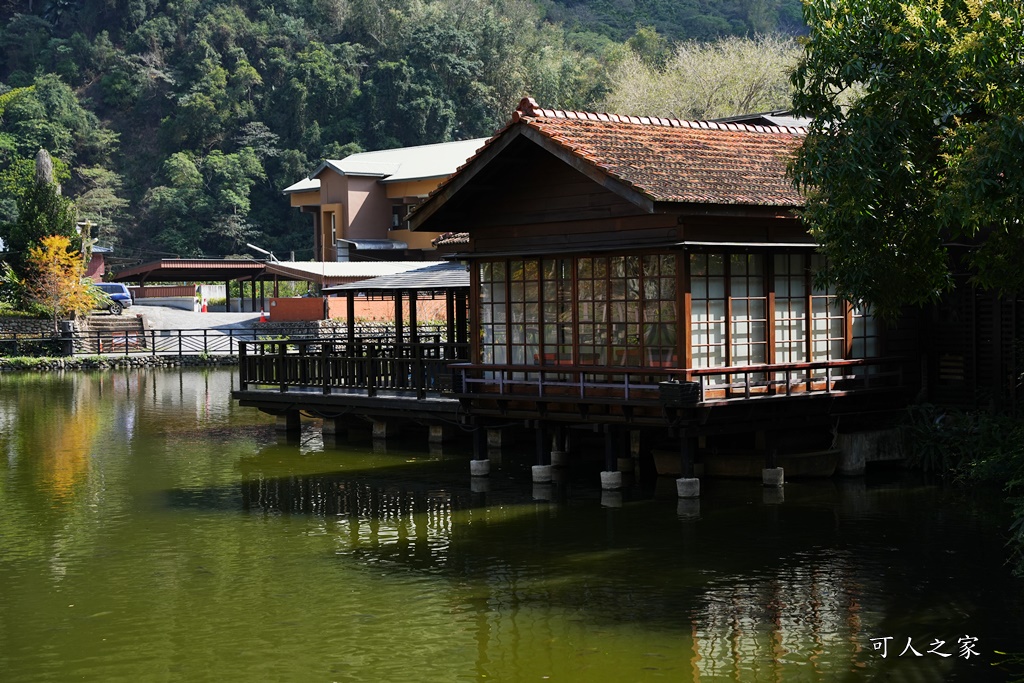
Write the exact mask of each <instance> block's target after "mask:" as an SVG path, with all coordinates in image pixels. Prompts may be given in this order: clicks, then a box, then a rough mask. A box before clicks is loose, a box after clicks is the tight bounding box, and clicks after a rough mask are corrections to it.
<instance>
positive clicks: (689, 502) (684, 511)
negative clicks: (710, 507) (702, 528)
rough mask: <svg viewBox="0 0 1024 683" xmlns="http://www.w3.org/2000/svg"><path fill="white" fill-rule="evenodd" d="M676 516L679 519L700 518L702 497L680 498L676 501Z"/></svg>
mask: <svg viewBox="0 0 1024 683" xmlns="http://www.w3.org/2000/svg"><path fill="white" fill-rule="evenodd" d="M676 516H678V517H679V519H698V518H700V498H680V499H679V502H677V503H676Z"/></svg>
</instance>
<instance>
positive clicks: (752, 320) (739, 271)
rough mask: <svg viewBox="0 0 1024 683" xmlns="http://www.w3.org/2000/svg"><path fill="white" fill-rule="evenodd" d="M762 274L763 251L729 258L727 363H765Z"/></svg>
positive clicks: (765, 301)
mask: <svg viewBox="0 0 1024 683" xmlns="http://www.w3.org/2000/svg"><path fill="white" fill-rule="evenodd" d="M764 276H765V273H764V255H763V254H732V255H731V256H730V257H729V300H730V323H729V324H730V326H731V330H730V332H731V349H730V350H731V353H730V354H729V361H728V362H729V365H756V364H758V363H767V362H768V336H767V330H768V298H767V296H766V295H765V277H764Z"/></svg>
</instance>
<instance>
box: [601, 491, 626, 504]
mask: <svg viewBox="0 0 1024 683" xmlns="http://www.w3.org/2000/svg"><path fill="white" fill-rule="evenodd" d="M601 507H603V508H620V507H622V491H601Z"/></svg>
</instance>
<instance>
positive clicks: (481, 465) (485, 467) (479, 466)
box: [469, 460, 491, 477]
mask: <svg viewBox="0 0 1024 683" xmlns="http://www.w3.org/2000/svg"><path fill="white" fill-rule="evenodd" d="M469 473H470V474H471V475H472V476H474V477H486V476H487V475H489V474H490V473H491V461H490V460H470V461H469Z"/></svg>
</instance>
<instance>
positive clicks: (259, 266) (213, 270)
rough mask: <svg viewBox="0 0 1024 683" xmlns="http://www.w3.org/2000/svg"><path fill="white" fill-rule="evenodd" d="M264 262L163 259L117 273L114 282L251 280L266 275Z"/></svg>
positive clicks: (113, 278)
mask: <svg viewBox="0 0 1024 683" xmlns="http://www.w3.org/2000/svg"><path fill="white" fill-rule="evenodd" d="M264 269H265V264H264V263H263V262H262V261H251V260H246V259H161V260H160V261H151V262H149V263H143V264H142V265H138V266H135V267H133V268H126V269H125V270H122V271H120V272H119V273H117V274H116V275H114V276H113V277H112V278H111V280H113V281H114V282H138V283H139V284H140V285H142V284H145V283H147V282H199V281H210V280H215V281H220V282H224V281H227V280H249V279H255V278H257V277H260V276H261V275H263V273H264Z"/></svg>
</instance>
